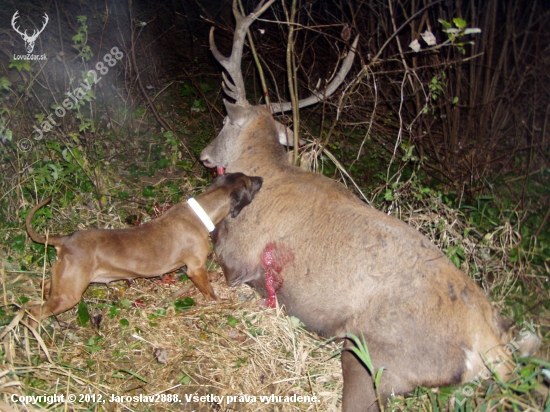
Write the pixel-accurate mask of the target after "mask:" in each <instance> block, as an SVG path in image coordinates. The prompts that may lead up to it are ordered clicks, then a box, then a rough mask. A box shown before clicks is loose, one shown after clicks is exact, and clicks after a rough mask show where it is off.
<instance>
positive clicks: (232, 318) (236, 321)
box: [227, 315, 239, 328]
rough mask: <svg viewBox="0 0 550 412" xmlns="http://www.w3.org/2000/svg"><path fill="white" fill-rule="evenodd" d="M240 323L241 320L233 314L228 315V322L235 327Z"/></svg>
mask: <svg viewBox="0 0 550 412" xmlns="http://www.w3.org/2000/svg"><path fill="white" fill-rule="evenodd" d="M237 323H239V320H238V319H237V318H235V317H233V316H231V315H227V324H228V325H229V326H231V327H232V328H234V327H235V326H237Z"/></svg>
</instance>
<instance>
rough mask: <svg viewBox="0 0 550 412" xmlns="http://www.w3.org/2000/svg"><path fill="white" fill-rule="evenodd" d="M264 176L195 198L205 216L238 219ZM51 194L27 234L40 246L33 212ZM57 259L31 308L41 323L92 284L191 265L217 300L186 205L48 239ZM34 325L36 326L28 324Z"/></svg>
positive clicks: (199, 231) (205, 247)
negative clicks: (129, 223) (135, 221)
mask: <svg viewBox="0 0 550 412" xmlns="http://www.w3.org/2000/svg"><path fill="white" fill-rule="evenodd" d="M262 182H263V179H262V178H261V177H249V176H246V175H244V174H242V173H233V174H226V175H223V176H219V177H218V178H216V179H215V180H214V182H213V184H212V186H210V188H208V190H207V191H206V192H204V193H203V194H201V195H199V196H198V197H197V199H196V200H197V201H198V202H199V204H200V205H201V206H202V208H203V209H204V211H205V212H206V214H207V215H208V216H209V217H210V219H211V220H212V222H213V223H214V224H218V223H219V222H220V221H221V220H222V219H223V218H224V217H225V216H226V215H227V214H229V213H231V217H236V216H237V215H238V214H239V213H240V211H241V210H242V208H244V207H245V206H247V205H248V204H249V203H250V202H251V201H252V199H253V198H254V196H255V195H256V193H257V192H258V190H260V187H261V186H262ZM50 200H51V196H50V197H48V198H47V199H45V200H43V201H42V202H40V203H39V204H37V205H36V206H34V207H33V208H32V209H31V210H30V211H29V214H28V216H27V220H26V225H27V231H28V233H29V236H30V237H31V239H32V240H34V241H35V242H38V243H46V237H45V236H43V235H39V234H38V233H36V232H35V231H34V230H33V228H32V217H33V215H34V214H35V212H36V211H37V210H38V209H39V208H41V207H42V206H44V205H45V204H47V203H48V202H50ZM47 241H48V244H49V245H53V246H55V249H56V251H57V261H56V262H55V263H54V264H53V265H52V268H51V276H50V280H49V281H46V282H45V284H44V295H45V296H46V297H48V296H49V297H48V300H47V301H46V303H45V304H44V305H43V306H41V305H36V306H33V307H32V308H30V313H31V314H32V316H33V317H34V318H35V319H36V320H37V321H39V322H40V321H41V320H42V319H44V318H46V317H48V316H51V315H57V314H59V313H62V312H65V311H66V310H69V309H70V308H72V307H73V306H74V305H76V304H77V303H78V302H79V301H80V298H81V297H82V294H83V293H84V291H85V290H86V288H87V287H88V285H89V284H90V283H92V282H96V283H109V282H112V281H114V280H123V279H134V278H149V277H155V276H160V275H163V274H165V273H169V272H171V271H174V270H176V269H178V268H180V267H182V266H184V265H187V275H188V276H189V278H190V279H191V281H192V282H193V283H194V284H195V286H197V288H198V289H199V290H200V291H201V292H202V294H203V295H204V296H205V297H206V298H207V299H211V300H216V299H217V297H216V295H215V293H214V290H213V289H212V285H211V284H210V281H209V280H208V274H207V272H206V269H205V264H206V258H207V255H208V252H209V250H210V244H209V242H208V229H207V228H206V226H205V224H203V223H202V221H201V220H200V219H199V217H198V216H197V214H196V213H195V212H194V211H193V210H192V209H191V207H190V206H189V205H188V204H187V203H179V204H177V205H175V206H174V207H172V208H171V209H170V210H168V211H167V212H166V213H164V214H163V215H162V216H160V217H158V218H156V219H154V220H152V221H150V222H147V223H145V224H143V225H141V226H136V227H132V228H128V229H118V230H106V229H91V230H86V231H80V232H74V233H72V234H71V235H68V236H49V237H48V239H47ZM30 323H31V325H32V326H33V327H35V326H36V322H34V321H32V320H31V321H30Z"/></svg>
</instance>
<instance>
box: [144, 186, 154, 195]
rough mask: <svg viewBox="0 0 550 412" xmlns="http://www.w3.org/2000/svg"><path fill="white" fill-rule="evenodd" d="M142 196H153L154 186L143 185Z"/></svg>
mask: <svg viewBox="0 0 550 412" xmlns="http://www.w3.org/2000/svg"><path fill="white" fill-rule="evenodd" d="M143 196H145V197H154V196H155V188H154V186H145V187H144V188H143Z"/></svg>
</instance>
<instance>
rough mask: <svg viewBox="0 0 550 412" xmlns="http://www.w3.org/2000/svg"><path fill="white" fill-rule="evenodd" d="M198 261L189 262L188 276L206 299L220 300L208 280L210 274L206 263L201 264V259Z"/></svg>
mask: <svg viewBox="0 0 550 412" xmlns="http://www.w3.org/2000/svg"><path fill="white" fill-rule="evenodd" d="M196 260H197V261H194V262H187V276H189V279H191V282H193V283H194V284H195V286H196V287H197V289H199V291H200V292H201V293H202V294H203V296H204V297H205V298H206V299H209V300H218V297H217V296H216V293H215V292H214V289H213V288H212V284H211V283H210V280H209V279H208V272H206V269H205V265H206V261H205V262H200V261H199V259H196Z"/></svg>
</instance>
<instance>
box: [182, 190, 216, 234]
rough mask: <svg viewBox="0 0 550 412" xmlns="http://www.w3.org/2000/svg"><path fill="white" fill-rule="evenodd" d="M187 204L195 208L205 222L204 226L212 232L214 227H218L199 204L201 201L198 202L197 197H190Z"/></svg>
mask: <svg viewBox="0 0 550 412" xmlns="http://www.w3.org/2000/svg"><path fill="white" fill-rule="evenodd" d="M187 204H188V205H189V206H191V209H193V212H195V213H196V215H197V216H198V217H199V219H200V220H201V221H202V223H204V226H206V228H207V229H208V231H209V232H212V231H213V230H214V229H216V226H214V223H212V220H210V218H209V217H208V215H207V214H206V212H205V211H204V209H203V208H202V206H201V205H199V202H197V201H196V200H195V199H193V198H190V199H187Z"/></svg>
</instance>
